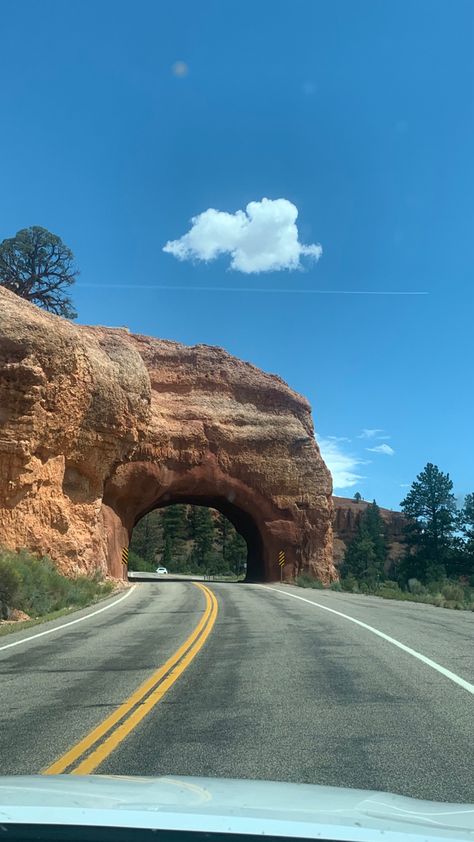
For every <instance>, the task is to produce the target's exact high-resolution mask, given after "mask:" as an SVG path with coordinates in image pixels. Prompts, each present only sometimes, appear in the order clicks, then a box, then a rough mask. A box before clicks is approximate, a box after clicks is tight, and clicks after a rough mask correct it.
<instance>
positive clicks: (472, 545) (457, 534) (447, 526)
mask: <svg viewBox="0 0 474 842" xmlns="http://www.w3.org/2000/svg"><path fill="white" fill-rule="evenodd" d="M354 499H355V500H356V502H359V501H360V499H361V496H360V494H359V493H357V494H356V495H354ZM400 507H401V510H402V512H403V514H404V515H405V518H406V522H405V536H404V537H405V547H406V551H405V554H404V555H403V557H402V558H401V559H400V560H399V561H398V562H396V564H392V566H391V567H388V561H387V559H388V547H387V540H386V534H385V524H384V521H383V519H382V517H381V515H380V510H379V507H378V506H377V504H376V502H375V500H374V501H373V503H371V504H370V505H369V506H367V508H366V509H365V511H364V512H363V513H362V514H361V516H360V519H359V525H358V530H357V535H356V536H355V538H354V539H353V540H352V541H351V542H350V544H349V545H348V547H347V550H346V553H345V556H344V560H343V563H342V566H341V577H342V579H343V580H344V579H348V578H353V579H355V580H356V581H357V582H359V583H365V584H366V585H367V586H368V587H374V586H377V585H378V584H379V583H381V582H383V581H384V580H387V579H393V580H395V581H396V582H397V583H398V584H399V585H400V586H402V587H405V588H406V587H408V586H409V583H410V582H413V581H416V582H419V583H421V585H429V584H430V583H432V582H442V581H445V580H453V581H456V582H459V583H461V584H464V585H470V586H471V587H474V494H467V495H466V497H465V499H464V503H463V505H462V506H461V507H459V506H458V505H457V502H456V497H455V495H454V493H453V483H452V480H451V479H450V476H449V474H445V473H443V471H441V470H440V469H439V468H438V467H437V465H433V464H432V463H430V462H429V463H428V464H427V465H426V467H425V468H424V469H423V471H421V473H420V474H418V476H417V477H416V479H415V481H414V482H413V483H412V485H411V488H410V490H409V491H408V494H407V495H406V497H405V498H404V499H403V500H402V501H401V503H400Z"/></svg>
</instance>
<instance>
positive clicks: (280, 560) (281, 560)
mask: <svg viewBox="0 0 474 842" xmlns="http://www.w3.org/2000/svg"><path fill="white" fill-rule="evenodd" d="M278 564H279V565H280V567H283V566H284V565H285V564H286V558H285V551H284V550H280V552H279V553H278Z"/></svg>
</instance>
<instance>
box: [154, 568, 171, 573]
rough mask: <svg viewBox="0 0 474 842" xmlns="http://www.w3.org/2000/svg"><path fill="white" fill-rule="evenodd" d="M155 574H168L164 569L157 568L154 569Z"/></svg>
mask: <svg viewBox="0 0 474 842" xmlns="http://www.w3.org/2000/svg"><path fill="white" fill-rule="evenodd" d="M156 572H157V573H161V574H163V573H168V571H167V569H166V567H157V568H156Z"/></svg>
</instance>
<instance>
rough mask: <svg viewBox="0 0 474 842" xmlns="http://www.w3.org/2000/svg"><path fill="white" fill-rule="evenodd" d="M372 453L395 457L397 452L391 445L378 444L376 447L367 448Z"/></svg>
mask: <svg viewBox="0 0 474 842" xmlns="http://www.w3.org/2000/svg"><path fill="white" fill-rule="evenodd" d="M366 450H370V451H371V453H384V454H385V456H394V454H395V451H394V449H393V447H390V445H389V444H377V445H376V447H366Z"/></svg>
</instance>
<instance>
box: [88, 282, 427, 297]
mask: <svg viewBox="0 0 474 842" xmlns="http://www.w3.org/2000/svg"><path fill="white" fill-rule="evenodd" d="M85 287H87V288H89V289H98V288H100V289H144V290H146V289H149V290H164V291H169V292H272V293H286V294H290V293H299V294H302V295H429V292H421V291H417V292H412V291H408V292H407V291H403V290H374V289H367V290H361V289H300V288H297V287H296V288H294V289H293V288H283V287H201V286H199V287H198V286H172V285H161V284H160V285H158V284H157V285H152V284H101V283H98V284H87V283H85V284H81V283H79V284H77V286H76V288H78V289H81V288H85Z"/></svg>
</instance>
